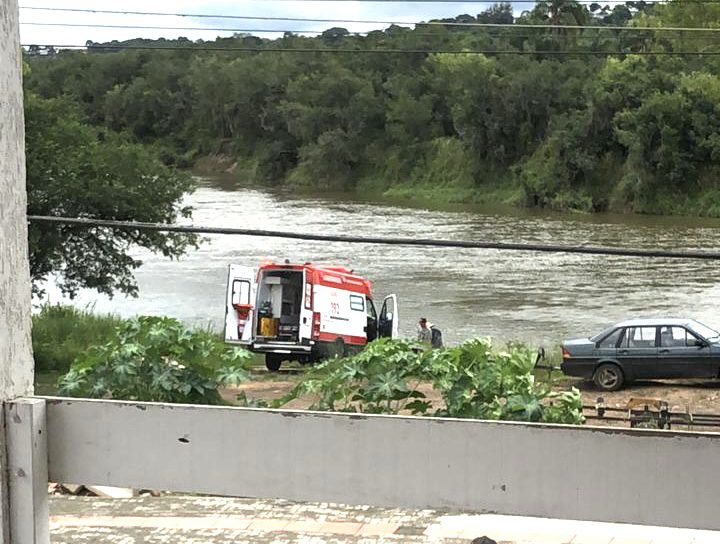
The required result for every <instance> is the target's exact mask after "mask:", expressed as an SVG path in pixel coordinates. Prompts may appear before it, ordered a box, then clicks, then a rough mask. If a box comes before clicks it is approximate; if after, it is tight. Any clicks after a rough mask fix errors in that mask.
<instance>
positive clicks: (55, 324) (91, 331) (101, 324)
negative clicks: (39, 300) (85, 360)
mask: <svg viewBox="0 0 720 544" xmlns="http://www.w3.org/2000/svg"><path fill="white" fill-rule="evenodd" d="M32 319H33V331H32V343H33V351H34V354H35V372H59V373H65V372H67V371H68V370H69V369H70V365H71V364H72V362H73V361H74V360H75V358H76V357H77V356H78V355H80V354H81V353H82V352H83V351H85V350H86V349H88V348H89V347H91V346H94V345H98V344H104V343H106V342H107V341H108V340H109V339H110V338H111V337H112V336H113V331H114V329H115V327H116V326H117V325H119V324H120V323H122V321H123V320H122V319H121V318H120V317H118V316H114V315H110V314H105V315H100V314H94V313H92V312H91V311H90V310H89V309H82V310H81V309H78V308H75V307H73V306H66V305H60V304H46V305H44V306H43V307H42V308H41V309H40V312H39V313H37V314H35V315H34V316H33V318H32Z"/></svg>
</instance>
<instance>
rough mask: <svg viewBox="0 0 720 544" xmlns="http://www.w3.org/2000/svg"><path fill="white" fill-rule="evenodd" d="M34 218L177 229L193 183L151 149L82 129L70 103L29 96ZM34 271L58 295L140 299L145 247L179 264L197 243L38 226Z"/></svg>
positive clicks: (33, 233)
mask: <svg viewBox="0 0 720 544" xmlns="http://www.w3.org/2000/svg"><path fill="white" fill-rule="evenodd" d="M25 119H26V155H27V190H28V214H30V215H56V216H69V217H85V218H99V219H116V220H122V221H146V222H152V223H172V222H174V221H175V220H176V219H177V218H178V217H179V216H182V217H189V216H190V213H191V210H190V209H189V208H187V207H184V206H183V204H182V199H183V197H184V196H185V195H186V194H187V193H189V192H190V191H191V190H192V189H193V182H192V179H191V178H190V176H188V175H186V174H183V173H180V172H177V171H175V170H172V169H170V168H168V167H166V166H164V165H163V164H162V163H161V162H160V161H159V160H158V159H157V158H156V157H155V156H154V155H153V153H152V152H151V151H150V150H149V149H148V148H144V147H142V146H140V145H138V144H134V143H131V142H129V141H128V139H127V138H126V137H125V136H123V135H121V134H117V133H115V132H112V131H109V130H106V129H103V128H98V127H93V126H90V125H87V124H85V123H84V122H83V120H82V117H81V116H80V114H79V113H78V112H77V111H76V109H75V108H74V107H73V105H72V104H70V103H69V102H68V101H66V100H64V99H43V98H40V97H39V96H37V95H34V94H33V93H26V95H25ZM29 240H30V271H31V274H32V279H33V282H34V288H35V290H36V291H37V290H39V282H42V281H43V280H46V279H48V278H49V277H50V276H51V275H54V274H57V275H58V285H59V287H60V289H61V290H62V291H63V292H64V293H66V294H68V295H70V296H73V295H75V294H76V293H77V291H78V289H80V288H90V289H96V290H97V291H99V292H101V293H105V294H108V295H112V294H113V293H115V292H118V291H119V292H122V293H126V294H130V295H135V294H137V285H136V283H135V280H134V278H133V275H132V271H133V270H134V269H136V268H137V267H139V266H140V265H141V264H142V261H141V260H139V259H137V258H133V257H131V256H130V255H129V254H128V250H129V249H130V248H131V247H132V246H140V247H143V248H146V249H148V250H150V251H153V252H160V253H162V254H163V255H165V256H168V257H177V256H179V255H181V254H182V253H184V252H185V250H186V249H187V248H188V247H189V246H191V245H193V244H194V243H195V241H196V239H195V238H194V237H193V236H187V235H182V234H177V233H169V234H163V233H157V232H147V231H134V230H113V229H109V228H104V227H91V228H88V227H79V226H67V225H51V224H45V223H32V224H31V225H30V232H29Z"/></svg>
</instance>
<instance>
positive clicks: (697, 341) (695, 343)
mask: <svg viewBox="0 0 720 544" xmlns="http://www.w3.org/2000/svg"><path fill="white" fill-rule="evenodd" d="M692 345H693V346H697V347H699V348H704V347H705V346H707V345H708V344H707V342H706V341H705V340H700V339H699V338H695V339H694V340H693V343H692Z"/></svg>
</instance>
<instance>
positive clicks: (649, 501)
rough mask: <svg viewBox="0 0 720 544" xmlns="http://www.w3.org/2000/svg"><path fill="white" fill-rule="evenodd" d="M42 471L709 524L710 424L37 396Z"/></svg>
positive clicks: (219, 488)
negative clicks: (638, 424)
mask: <svg viewBox="0 0 720 544" xmlns="http://www.w3.org/2000/svg"><path fill="white" fill-rule="evenodd" d="M47 417H48V448H49V450H48V452H49V477H50V479H51V480H52V481H67V482H83V483H87V484H101V485H115V486H128V487H150V488H156V489H169V490H176V491H187V492H200V493H211V494H219V495H237V496H249V497H280V498H285V499H290V500H308V501H331V502H342V503H357V504H373V505H388V506H401V507H414V508H448V509H452V510H467V511H474V512H480V511H488V512H497V513H502V514H522V515H532V516H546V517H557V518H567V519H581V520H595V521H620V522H632V523H640V524H653V525H664V526H677V527H692V528H703V529H720V516H718V515H717V505H718V504H720V470H719V469H718V466H717V465H718V461H720V434H715V433H706V434H701V433H687V432H658V431H647V430H634V429H633V430H631V429H608V428H593V427H571V426H558V425H554V426H550V425H528V424H519V423H499V422H481V421H473V420H453V419H435V418H416V417H392V416H373V415H352V414H331V413H318V412H292V411H274V410H257V409H247V408H225V407H201V406H184V405H175V406H173V405H162V404H138V403H122V402H112V401H89V400H77V399H64V400H63V399H49V400H48V404H47Z"/></svg>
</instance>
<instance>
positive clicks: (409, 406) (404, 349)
mask: <svg viewBox="0 0 720 544" xmlns="http://www.w3.org/2000/svg"><path fill="white" fill-rule="evenodd" d="M534 365H535V353H534V352H532V351H531V350H529V349H528V348H527V347H526V346H524V345H521V344H510V345H508V346H505V347H504V348H502V349H497V348H495V347H493V345H492V342H491V341H490V340H489V339H475V340H469V341H467V342H465V343H463V344H461V345H460V346H457V347H454V348H441V349H436V350H418V349H416V348H415V347H414V346H413V345H412V344H411V343H409V342H405V341H397V340H387V339H382V340H377V341H375V342H372V343H371V344H370V345H369V346H368V347H367V348H366V349H365V350H364V351H362V352H361V353H360V354H358V355H354V356H351V357H346V358H342V359H332V360H329V361H326V362H325V363H323V364H321V365H319V366H318V367H316V368H314V369H313V370H311V371H310V372H309V373H308V374H307V375H306V376H305V377H304V378H303V379H302V381H301V382H300V383H299V384H298V386H297V387H295V388H294V389H293V391H291V392H290V393H289V394H288V395H287V396H286V397H284V398H283V399H281V400H280V401H278V402H277V403H276V404H277V405H282V404H284V403H286V402H288V401H290V400H293V399H296V398H298V397H300V396H304V395H310V396H311V398H314V399H315V400H314V403H313V405H312V406H311V408H314V409H317V410H336V411H337V410H339V411H349V412H366V413H386V414H397V413H400V412H403V413H412V414H421V415H429V414H431V415H436V416H441V417H463V418H477V419H499V420H513V421H544V422H550V423H571V424H579V423H582V422H583V416H582V402H581V397H580V392H579V391H578V390H577V389H575V388H572V389H571V390H569V391H563V392H555V391H553V389H552V384H551V383H550V382H549V381H544V382H543V381H539V380H536V379H535V376H534V374H533V367H534ZM422 384H431V385H432V389H433V390H434V391H435V392H436V394H438V395H439V396H440V398H441V399H442V402H441V403H439V404H436V405H433V400H432V399H430V398H429V396H428V394H426V393H425V392H423V391H422V390H421V389H422V388H421V385H422Z"/></svg>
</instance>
